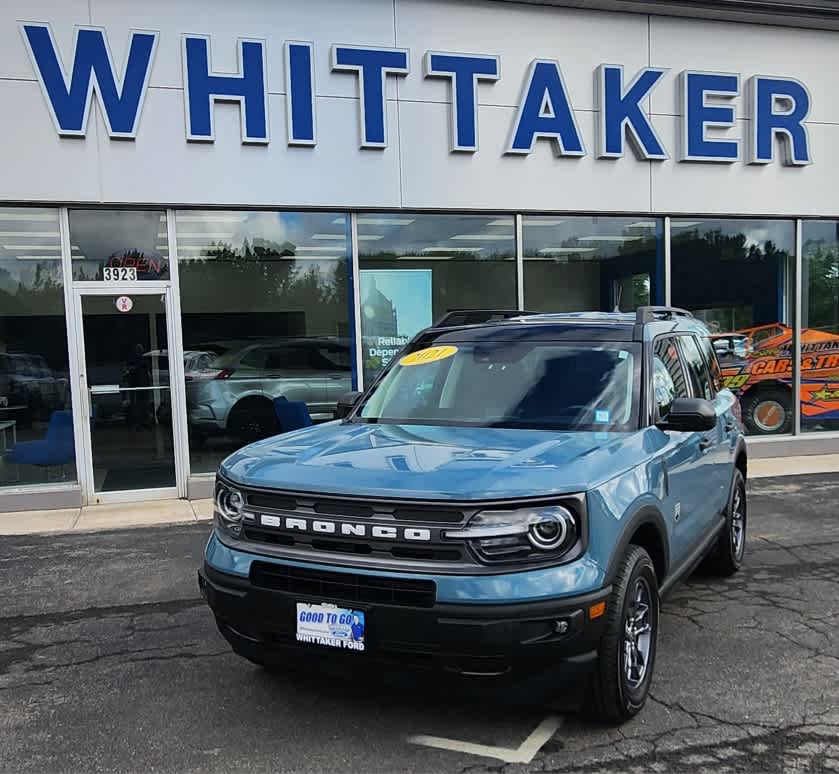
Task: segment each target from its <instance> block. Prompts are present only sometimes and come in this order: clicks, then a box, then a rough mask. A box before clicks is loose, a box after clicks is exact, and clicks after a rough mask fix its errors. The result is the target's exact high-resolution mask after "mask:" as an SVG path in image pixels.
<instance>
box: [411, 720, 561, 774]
mask: <svg viewBox="0 0 839 774" xmlns="http://www.w3.org/2000/svg"><path fill="white" fill-rule="evenodd" d="M561 725H562V718H560V717H556V716H554V715H549V716H548V717H546V718H545V719H544V720H543V721H542V722H541V723H540V724H539V725H538V726H537V727H536V729H535V730H534V731H533V733H532V734H530V736H528V737H527V739H525V740H524V741H523V742H522V743H521V745H519V747H517V748H515V749H514V748H512V747H495V746H494V745H489V744H475V743H474V742H462V741H461V740H459V739H446V738H445V737H443V736H422V735H420V736H411V737H408V741H409V742H410V743H411V744H419V745H423V746H424V747H436V748H438V749H440V750H452V751H453V752H459V753H466V754H467V755H482V756H483V757H484V758H497V759H498V760H500V761H504V763H530V761H532V760H533V758H534V757H535V756H536V753H537V752H539V750H541V749H542V746H543V745H544V744H545V743H546V742H547V741H548V740H549V739H550V738H551V737H552V736H553V735H554V734H555V733H556V732H557V730H559V727H560V726H561Z"/></svg>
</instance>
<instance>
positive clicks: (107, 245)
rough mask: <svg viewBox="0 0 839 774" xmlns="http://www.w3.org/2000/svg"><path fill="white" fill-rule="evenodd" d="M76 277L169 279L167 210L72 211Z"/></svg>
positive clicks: (74, 270) (77, 279)
mask: <svg viewBox="0 0 839 774" xmlns="http://www.w3.org/2000/svg"><path fill="white" fill-rule="evenodd" d="M70 243H71V247H70V252H71V255H72V257H73V279H74V280H75V281H76V282H84V281H97V280H112V281H117V282H118V281H125V280H167V279H169V237H168V234H167V232H166V213H165V212H161V211H159V210H157V211H154V210H153V211H144V210H70Z"/></svg>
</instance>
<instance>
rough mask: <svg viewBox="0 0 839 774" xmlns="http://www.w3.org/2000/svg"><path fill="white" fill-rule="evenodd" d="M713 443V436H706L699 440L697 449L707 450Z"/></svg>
mask: <svg viewBox="0 0 839 774" xmlns="http://www.w3.org/2000/svg"><path fill="white" fill-rule="evenodd" d="M713 443H714V439H713V438H707V437H706V438H703V439H702V440H701V441H700V442H699V450H700V451H708V449H710V448H711V446H712V445H713Z"/></svg>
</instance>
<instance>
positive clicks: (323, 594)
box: [250, 562, 437, 607]
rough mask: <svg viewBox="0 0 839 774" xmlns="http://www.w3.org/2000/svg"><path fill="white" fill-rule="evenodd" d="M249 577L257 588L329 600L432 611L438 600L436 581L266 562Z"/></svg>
mask: <svg viewBox="0 0 839 774" xmlns="http://www.w3.org/2000/svg"><path fill="white" fill-rule="evenodd" d="M250 577H251V583H253V585H254V586H258V587H261V588H265V589H271V590H272V591H287V592H289V593H292V594H303V595H306V596H316V597H319V598H322V599H327V600H329V599H334V600H337V601H347V602H370V603H379V604H385V605H405V606H410V607H433V606H434V601H435V599H436V597H437V586H436V584H435V583H434V581H420V580H410V579H403V578H394V577H379V576H375V575H359V574H357V573H352V572H329V571H327V570H310V569H306V568H303V567H292V566H290V565H283V564H269V563H266V562H253V563H252V564H251V576H250Z"/></svg>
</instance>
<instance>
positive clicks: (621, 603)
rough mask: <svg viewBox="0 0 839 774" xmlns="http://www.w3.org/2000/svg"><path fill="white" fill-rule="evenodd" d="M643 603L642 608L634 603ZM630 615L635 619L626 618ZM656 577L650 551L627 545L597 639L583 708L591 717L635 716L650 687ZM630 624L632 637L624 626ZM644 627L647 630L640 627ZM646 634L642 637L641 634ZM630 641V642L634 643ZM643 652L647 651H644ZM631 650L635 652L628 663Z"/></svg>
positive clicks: (656, 609) (656, 606) (656, 614)
mask: <svg viewBox="0 0 839 774" xmlns="http://www.w3.org/2000/svg"><path fill="white" fill-rule="evenodd" d="M642 605H643V606H645V607H646V612H645V613H644V612H642V611H641V610H640V609H639V608H640V607H641V606H642ZM631 619H634V621H633V620H631ZM658 622H659V597H658V579H657V578H656V574H655V568H654V567H653V563H652V560H651V559H650V555H649V554H648V553H647V552H646V551H645V550H644V549H643V548H641V547H640V546H635V545H631V546H630V547H629V550H628V551H627V553H626V556H625V557H624V559H623V562H621V566H620V568H619V569H618V573H617V576H616V577H615V581H614V590H613V592H612V596H611V597H610V599H609V601H608V603H607V607H606V629H605V632H604V634H603V637H602V638H601V640H600V647H599V648H598V659H597V665H596V668H595V672H594V674H593V675H592V678H591V682H590V686H589V695H588V697H587V699H586V702H585V704H584V706H583V712H584V714H585V715H587V716H588V717H589V718H591V719H592V720H596V721H598V722H601V723H607V724H611V725H616V724H620V723H625V722H626V721H627V720H629V719H630V718H632V717H634V716H635V715H636V714H638V712H639V711H640V710H641V708H642V707H643V706H644V703H645V702H646V700H647V694H648V693H649V691H650V684H651V682H652V676H653V669H654V667H655V654H656V647H657V641H658ZM631 623H634V631H633V635H632V637H628V627H629V626H630V624H631ZM644 627H648V629H647V630H646V632H644V633H639V632H638V630H639V629H643V628H644ZM644 634H646V637H644ZM630 642H634V643H635V647H634V648H633V646H632V645H630ZM644 651H646V652H644ZM630 654H640V655H642V656H645V659H644V662H643V666H641V664H640V663H639V662H638V661H637V655H636V656H633V657H632V662H631V663H630V665H629V666H627V658H628V657H630Z"/></svg>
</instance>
